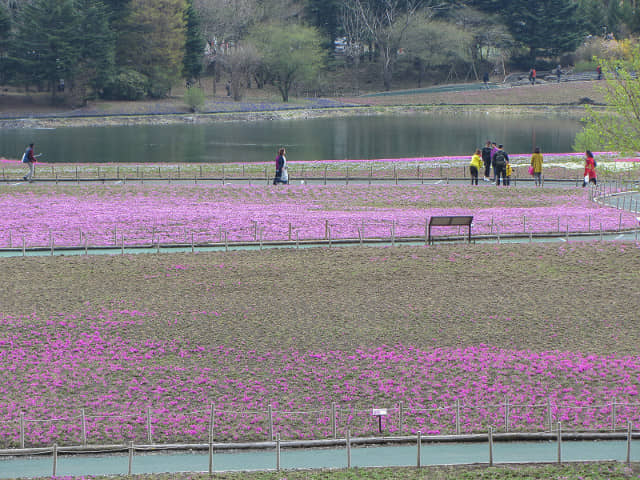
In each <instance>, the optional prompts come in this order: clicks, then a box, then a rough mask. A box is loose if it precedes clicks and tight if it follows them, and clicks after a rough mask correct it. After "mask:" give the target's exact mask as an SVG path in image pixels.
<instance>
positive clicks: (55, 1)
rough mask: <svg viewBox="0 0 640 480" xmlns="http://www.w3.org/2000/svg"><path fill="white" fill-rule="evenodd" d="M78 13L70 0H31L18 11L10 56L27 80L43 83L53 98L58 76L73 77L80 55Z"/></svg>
mask: <svg viewBox="0 0 640 480" xmlns="http://www.w3.org/2000/svg"><path fill="white" fill-rule="evenodd" d="M79 29H80V16H79V15H78V12H77V10H76V8H75V5H74V2H73V0H35V1H34V2H33V3H32V4H26V5H25V6H24V8H23V10H22V11H21V13H20V20H19V28H18V32H17V34H16V38H15V41H14V42H13V47H12V51H13V58H14V59H15V60H16V63H17V65H18V69H19V72H18V73H19V74H20V76H21V77H22V79H23V80H24V81H25V82H26V83H27V84H36V83H37V84H41V83H45V84H46V85H47V86H48V88H49V90H50V91H51V92H52V97H54V98H55V94H56V87H57V85H58V82H59V81H60V80H61V79H64V80H65V81H66V80H68V79H71V78H73V77H74V75H75V73H76V71H77V68H78V60H79V58H80V47H79V42H78V35H77V32H78V31H79Z"/></svg>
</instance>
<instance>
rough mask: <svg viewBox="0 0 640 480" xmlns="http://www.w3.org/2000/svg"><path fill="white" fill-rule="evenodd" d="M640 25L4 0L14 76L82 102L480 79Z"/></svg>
mask: <svg viewBox="0 0 640 480" xmlns="http://www.w3.org/2000/svg"><path fill="white" fill-rule="evenodd" d="M638 32H640V5H637V4H636V0H536V1H531V0H0V84H4V85H15V86H20V87H22V88H25V89H27V90H28V89H34V90H35V89H37V90H40V91H47V92H50V93H51V97H52V101H54V102H55V101H56V99H57V98H58V97H61V96H64V98H65V101H72V102H74V103H82V102H85V101H86V100H87V99H90V98H97V97H102V98H109V99H140V98H144V97H152V98H157V97H163V96H166V95H168V94H169V93H170V91H171V88H172V86H174V85H176V84H178V83H180V82H184V83H188V84H190V85H191V84H194V83H197V82H198V81H199V79H200V78H201V77H202V76H204V75H208V76H214V77H215V78H218V79H219V78H221V77H222V76H223V78H224V79H225V80H224V81H225V82H228V85H229V91H230V94H232V96H233V97H234V98H235V99H237V100H239V99H241V98H242V95H243V92H244V89H245V88H247V87H248V86H250V85H254V86H256V87H258V88H259V87H261V86H263V85H265V84H272V85H274V86H275V87H276V88H277V89H278V91H279V92H280V93H281V95H282V98H283V100H284V101H286V100H287V99H288V98H289V95H290V91H291V89H292V88H294V86H296V85H297V86H300V85H302V86H304V87H305V88H309V89H311V88H315V89H317V90H319V91H322V89H323V88H329V87H330V84H331V81H330V79H331V78H332V76H331V75H330V72H331V71H332V69H335V68H338V66H340V67H344V69H346V70H348V71H350V72H351V86H352V87H353V88H354V89H355V90H357V89H358V88H359V83H360V78H361V75H360V71H361V69H362V68H363V65H365V64H367V65H368V66H371V65H373V66H374V67H375V69H376V70H375V71H376V72H377V73H376V75H378V76H379V77H378V78H379V79H380V80H381V83H382V85H383V86H384V88H386V89H391V88H393V85H394V82H395V81H396V80H397V78H399V77H402V78H403V79H406V78H411V79H413V80H415V81H416V83H417V84H418V85H419V84H421V83H422V82H427V81H444V80H447V79H453V80H456V79H474V80H475V79H478V78H480V77H481V76H482V74H483V72H487V71H488V72H492V73H494V72H500V73H503V74H504V73H506V72H507V71H508V70H509V69H521V70H522V69H524V70H527V69H528V68H530V67H532V66H535V67H536V68H538V69H539V70H543V69H545V68H550V66H551V65H555V64H557V63H558V62H561V63H563V64H569V63H575V61H576V60H579V59H577V58H576V57H575V55H576V50H577V49H579V48H583V50H585V48H584V45H585V42H588V41H589V40H588V39H593V38H600V39H609V40H612V39H617V40H619V39H624V38H631V37H633V36H634V35H635V34H637V33H638ZM586 51H588V52H589V53H591V50H588V49H587V50H586ZM583 53H584V52H583ZM596 53H598V52H596ZM583 57H586V54H583ZM589 58H590V57H589ZM589 58H586V61H588V60H589ZM583 60H584V58H583ZM369 71H371V70H369ZM323 73H324V75H323ZM213 85H214V88H215V82H214V83H213Z"/></svg>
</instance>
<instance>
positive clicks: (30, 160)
mask: <svg viewBox="0 0 640 480" xmlns="http://www.w3.org/2000/svg"><path fill="white" fill-rule="evenodd" d="M36 161H37V160H36V155H35V150H34V149H33V143H30V144H29V146H28V147H27V149H26V150H25V151H24V155H22V163H26V164H27V166H28V167H29V172H28V173H27V174H26V175H25V176H24V177H22V179H23V180H25V181H27V182H29V183H31V182H33V172H34V170H35V163H36Z"/></svg>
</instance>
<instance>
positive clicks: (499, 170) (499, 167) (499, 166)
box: [493, 145, 509, 186]
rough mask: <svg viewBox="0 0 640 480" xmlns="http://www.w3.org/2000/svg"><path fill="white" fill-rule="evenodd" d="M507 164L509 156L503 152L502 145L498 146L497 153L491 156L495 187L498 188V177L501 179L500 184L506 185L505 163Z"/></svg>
mask: <svg viewBox="0 0 640 480" xmlns="http://www.w3.org/2000/svg"><path fill="white" fill-rule="evenodd" d="M508 162H509V155H507V152H505V151H504V147H503V146H502V145H498V151H497V152H496V153H495V155H494V156H493V170H494V172H495V175H496V185H498V186H500V177H502V184H503V185H505V186H506V185H508V183H507V163H508Z"/></svg>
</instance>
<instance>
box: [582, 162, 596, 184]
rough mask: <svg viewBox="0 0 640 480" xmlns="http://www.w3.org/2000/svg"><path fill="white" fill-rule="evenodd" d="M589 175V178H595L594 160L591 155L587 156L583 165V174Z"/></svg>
mask: <svg viewBox="0 0 640 480" xmlns="http://www.w3.org/2000/svg"><path fill="white" fill-rule="evenodd" d="M587 175H588V176H589V180H591V179H593V178H596V162H595V160H594V159H593V157H587V161H586V162H585V165H584V176H585V177H586V176H587Z"/></svg>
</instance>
